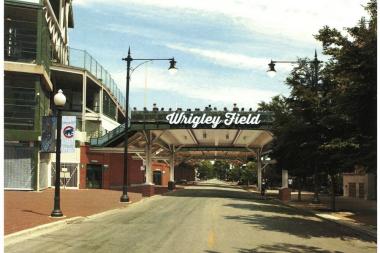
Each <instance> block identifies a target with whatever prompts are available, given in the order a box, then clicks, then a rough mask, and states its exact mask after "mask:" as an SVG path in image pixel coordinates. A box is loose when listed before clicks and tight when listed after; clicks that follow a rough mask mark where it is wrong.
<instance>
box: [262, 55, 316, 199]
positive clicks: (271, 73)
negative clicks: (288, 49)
mask: <svg viewBox="0 0 380 253" xmlns="http://www.w3.org/2000/svg"><path fill="white" fill-rule="evenodd" d="M276 63H298V61H273V60H271V61H270V63H269V64H268V66H269V69H268V70H267V74H268V75H269V76H270V77H274V76H275V75H276V69H275V65H276ZM306 63H309V64H311V65H312V66H313V69H314V73H313V74H314V75H313V77H312V85H313V88H314V89H317V88H318V78H319V77H318V66H319V64H320V63H322V61H319V60H318V57H317V50H315V53H314V59H313V60H311V61H306ZM318 99H320V94H318ZM318 107H319V100H318ZM318 109H319V108H318ZM314 185H315V191H314V197H313V203H320V199H319V194H318V191H319V189H318V176H317V171H316V169H314Z"/></svg>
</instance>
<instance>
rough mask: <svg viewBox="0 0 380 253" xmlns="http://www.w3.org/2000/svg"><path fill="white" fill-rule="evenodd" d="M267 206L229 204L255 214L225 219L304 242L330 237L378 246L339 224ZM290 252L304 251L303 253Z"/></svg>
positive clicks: (258, 204) (278, 206)
mask: <svg viewBox="0 0 380 253" xmlns="http://www.w3.org/2000/svg"><path fill="white" fill-rule="evenodd" d="M267 203H268V204H267V205H261V204H260V203H258V202H257V201H254V202H252V203H250V204H227V205H226V206H228V207H232V208H240V209H246V210H251V211H252V214H251V215H235V216H234V215H232V216H225V218H226V219H229V220H235V221H237V222H243V223H244V224H249V225H253V226H255V227H256V228H259V229H263V230H267V231H276V232H281V233H288V234H291V235H295V236H298V237H301V238H305V239H307V238H312V237H329V238H340V239H341V240H350V239H352V238H355V239H360V240H363V241H367V242H376V240H374V239H373V238H371V237H369V236H364V235H358V234H355V233H354V231H352V230H350V229H348V228H344V227H342V226H340V225H338V224H334V223H330V222H326V221H324V220H321V219H319V218H317V217H315V216H314V215H312V214H309V213H306V212H300V211H298V210H295V209H292V208H289V207H286V206H282V205H278V204H269V202H267ZM257 212H262V213H257ZM242 252H256V251H242ZM285 252H288V251H285ZM289 252H305V251H302V250H301V251H289ZM306 252H308V251H306ZM310 252H319V251H310ZM321 252H325V251H321ZM326 252H328V251H326Z"/></svg>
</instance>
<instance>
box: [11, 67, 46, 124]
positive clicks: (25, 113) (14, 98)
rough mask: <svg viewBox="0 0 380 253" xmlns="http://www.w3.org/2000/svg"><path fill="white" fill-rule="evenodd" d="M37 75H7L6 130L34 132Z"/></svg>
mask: <svg viewBox="0 0 380 253" xmlns="http://www.w3.org/2000/svg"><path fill="white" fill-rule="evenodd" d="M36 82H39V77H38V76H37V75H28V74H21V73H17V74H11V73H6V74H5V78H4V128H6V129H16V130H17V129H20V130H34V125H35V122H34V121H35V108H36V101H37V99H36V92H35V85H36Z"/></svg>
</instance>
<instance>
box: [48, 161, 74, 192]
mask: <svg viewBox="0 0 380 253" xmlns="http://www.w3.org/2000/svg"><path fill="white" fill-rule="evenodd" d="M78 167H79V164H78V163H61V177H60V179H61V180H60V181H61V186H63V187H75V188H77V187H78ZM62 169H64V170H65V169H67V170H66V171H64V170H62ZM55 174H56V173H55V163H51V186H54V183H55Z"/></svg>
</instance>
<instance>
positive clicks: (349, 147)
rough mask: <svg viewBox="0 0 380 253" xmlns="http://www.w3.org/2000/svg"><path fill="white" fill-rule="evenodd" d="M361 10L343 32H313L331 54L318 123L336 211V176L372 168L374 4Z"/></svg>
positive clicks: (375, 49) (374, 140)
mask: <svg viewBox="0 0 380 253" xmlns="http://www.w3.org/2000/svg"><path fill="white" fill-rule="evenodd" d="M365 9H366V10H367V11H368V13H369V15H370V19H369V20H368V21H367V20H366V19H365V18H362V19H361V20H360V21H359V23H358V25H356V26H355V27H352V28H347V29H346V31H347V33H348V35H342V33H341V32H339V31H338V30H336V29H332V28H329V27H327V26H325V27H324V28H323V29H321V30H320V31H319V33H318V34H317V35H316V36H315V37H316V39H317V40H319V41H321V42H322V45H323V52H324V54H326V55H329V56H330V60H329V61H328V63H327V64H326V66H325V69H324V71H323V72H324V78H325V83H326V84H327V85H326V89H325V91H324V92H325V96H324V97H325V100H324V101H323V102H324V105H325V106H324V107H323V108H325V109H324V111H323V116H322V117H321V118H320V125H321V126H323V130H324V131H323V137H324V138H323V143H321V145H320V146H319V152H320V153H321V157H322V158H323V159H322V161H323V162H322V164H321V166H322V167H323V168H324V169H325V170H326V172H327V173H328V175H329V177H330V181H331V197H332V198H331V208H332V209H333V210H335V190H336V175H337V174H338V173H340V172H342V171H345V170H352V169H353V168H354V166H355V165H362V166H364V167H365V168H366V170H367V171H369V172H376V154H377V151H376V145H377V143H376V136H377V125H376V121H377V107H376V104H377V98H376V94H377V86H376V85H377V83H376V75H377V57H376V56H377V3H376V1H375V0H371V1H370V2H369V3H368V4H367V6H366V7H365Z"/></svg>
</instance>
